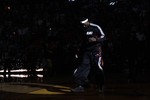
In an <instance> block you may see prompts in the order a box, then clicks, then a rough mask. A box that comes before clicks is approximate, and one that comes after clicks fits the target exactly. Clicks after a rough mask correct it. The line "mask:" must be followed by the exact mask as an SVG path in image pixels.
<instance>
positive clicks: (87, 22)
mask: <svg viewBox="0 0 150 100" xmlns="http://www.w3.org/2000/svg"><path fill="white" fill-rule="evenodd" d="M81 24H83V25H84V27H87V26H89V24H90V22H89V19H88V18H84V19H83V20H81Z"/></svg>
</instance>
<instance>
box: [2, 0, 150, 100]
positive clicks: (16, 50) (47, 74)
mask: <svg viewBox="0 0 150 100" xmlns="http://www.w3.org/2000/svg"><path fill="white" fill-rule="evenodd" d="M148 13H149V0H0V100H41V99H43V100H150V77H149V76H150V66H149V63H148V58H149V56H148V54H149V52H148V51H149V49H148V45H149V42H148V33H149V28H148V26H149V20H148V19H149V17H148ZM82 17H88V18H89V19H91V20H92V22H94V23H96V24H98V25H100V26H101V27H102V29H103V31H104V33H105V35H106V40H105V41H104V43H103V60H104V72H105V89H104V93H103V94H97V93H96V92H95V90H94V89H89V90H87V91H86V92H85V93H72V92H71V91H70V89H71V88H72V87H73V86H74V80H73V72H74V70H75V68H76V67H77V65H78V63H79V60H80V59H77V58H76V57H75V55H76V54H80V52H79V51H78V48H79V46H80V43H81V41H82V35H81V34H82V32H83V29H82V25H81V24H80V20H81V18H82ZM79 56H80V55H79Z"/></svg>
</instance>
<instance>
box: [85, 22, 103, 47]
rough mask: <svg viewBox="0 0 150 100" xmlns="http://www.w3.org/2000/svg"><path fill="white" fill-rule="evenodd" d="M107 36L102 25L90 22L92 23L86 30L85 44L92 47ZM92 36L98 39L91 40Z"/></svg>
mask: <svg viewBox="0 0 150 100" xmlns="http://www.w3.org/2000/svg"><path fill="white" fill-rule="evenodd" d="M104 37H105V34H104V33H103V31H102V29H101V28H100V26H98V25H96V24H93V23H90V25H89V26H88V27H87V29H86V32H85V46H86V47H91V46H94V45H96V44H100V43H101V42H102V41H103V39H104ZM90 38H95V39H96V41H92V42H91V41H89V40H90Z"/></svg>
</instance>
